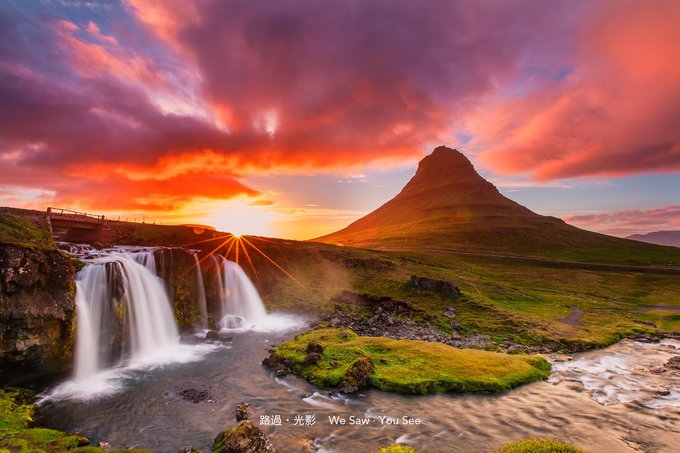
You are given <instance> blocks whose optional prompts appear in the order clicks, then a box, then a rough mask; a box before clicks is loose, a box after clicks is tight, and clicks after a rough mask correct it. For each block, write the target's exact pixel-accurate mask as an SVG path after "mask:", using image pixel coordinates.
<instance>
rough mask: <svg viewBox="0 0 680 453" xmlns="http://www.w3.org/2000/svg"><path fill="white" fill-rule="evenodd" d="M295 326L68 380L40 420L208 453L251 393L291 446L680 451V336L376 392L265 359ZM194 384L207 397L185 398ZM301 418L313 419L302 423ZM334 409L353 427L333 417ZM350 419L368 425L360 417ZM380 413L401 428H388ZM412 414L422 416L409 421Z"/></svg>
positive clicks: (112, 438)
mask: <svg viewBox="0 0 680 453" xmlns="http://www.w3.org/2000/svg"><path fill="white" fill-rule="evenodd" d="M298 330H303V329H301V328H300V327H298ZM295 333H296V330H288V331H284V332H254V331H246V332H236V333H234V334H233V340H232V341H229V342H224V343H223V342H209V341H204V340H201V341H199V342H198V344H193V345H191V344H188V345H185V344H183V345H181V346H182V347H183V348H186V350H185V352H186V353H185V354H184V356H183V360H180V363H174V364H173V363H161V364H158V363H156V364H153V363H151V364H146V365H144V364H142V365H139V364H137V365H134V366H133V365H130V364H128V365H126V366H123V367H120V368H119V369H117V370H116V369H114V370H113V371H109V373H110V375H109V376H108V380H107V381H106V382H107V383H106V385H104V386H102V387H101V388H99V389H97V388H95V390H94V391H92V389H90V391H85V389H82V390H81V392H80V393H79V392H78V390H77V389H74V388H71V391H64V389H65V388H68V386H64V385H62V386H61V387H58V388H57V389H54V390H52V393H51V394H48V395H47V396H45V397H44V399H43V401H42V402H41V404H40V406H39V412H38V418H39V419H38V421H39V423H41V424H43V425H44V426H48V427H52V428H56V429H61V430H66V431H79V432H82V433H83V434H85V435H86V436H90V437H91V438H93V439H97V440H101V441H106V442H109V443H110V444H111V446H112V447H113V448H149V449H152V450H154V451H156V452H159V453H165V452H167V453H176V452H177V450H178V449H179V448H180V447H184V446H188V445H191V446H193V447H195V448H198V449H199V450H200V451H204V452H205V451H209V450H210V447H211V445H212V441H213V439H214V438H215V436H216V435H217V434H218V433H219V432H220V431H221V430H222V429H224V428H225V427H228V426H233V425H234V424H235V419H234V410H235V407H236V405H237V404H239V403H241V402H244V401H245V402H248V403H249V404H250V406H251V420H253V421H254V422H255V424H260V425H261V427H262V429H263V430H264V431H265V432H266V433H267V435H269V437H270V439H271V441H272V443H273V444H274V445H275V446H276V447H277V449H278V450H279V452H281V453H286V452H313V451H320V452H351V453H355V452H356V453H359V452H368V451H371V450H373V449H376V448H378V447H379V446H385V445H389V444H392V443H395V442H400V443H404V444H408V445H411V446H413V447H415V448H417V449H419V450H421V451H423V452H443V451H447V452H449V451H450V452H485V451H489V450H492V449H495V448H498V447H500V446H501V445H502V444H503V443H505V442H507V441H516V440H520V439H523V438H527V437H550V438H556V439H558V440H560V441H563V442H567V443H571V444H574V445H576V446H580V447H582V448H586V449H589V450H591V451H601V452H635V451H637V452H672V451H676V452H677V451H678V450H679V447H678V446H680V372H678V371H677V370H671V369H667V368H664V367H663V364H664V363H665V362H666V361H667V360H668V359H669V358H670V357H672V356H674V355H678V354H680V342H677V341H673V340H665V341H662V342H661V343H657V344H649V343H638V342H633V341H629V340H626V341H623V342H620V343H618V344H616V345H614V346H611V347H609V348H606V349H603V350H597V351H590V352H585V353H582V354H577V355H576V356H575V357H574V358H573V360H568V361H561V362H556V363H555V364H554V371H553V374H552V375H551V377H550V379H549V381H547V382H538V383H534V384H529V385H525V386H522V387H520V388H517V389H515V390H513V391H511V392H509V393H507V394H502V395H472V394H465V395H455V394H444V395H431V396H424V397H423V396H421V397H409V396H401V395H395V394H389V393H384V392H380V391H368V392H365V393H364V394H361V395H358V396H352V397H345V396H342V395H337V394H336V395H333V396H330V395H329V393H328V392H327V391H322V390H319V389H317V388H315V387H313V386H312V385H310V384H308V383H307V382H305V381H304V380H302V379H299V378H296V377H292V376H288V377H286V378H275V377H274V376H273V375H272V374H271V373H270V372H269V371H268V370H267V369H265V368H264V367H262V366H261V365H260V362H261V361H262V359H263V358H264V357H265V356H266V355H267V349H268V348H270V347H271V345H273V344H275V343H278V342H281V341H283V340H285V339H287V338H290V337H291V336H293V335H294V334H295ZM192 354H193V355H192ZM181 362H184V363H181ZM183 391H184V393H185V394H186V393H187V392H186V391H189V392H190V394H192V395H199V398H198V399H201V398H202V400H201V401H198V402H192V401H191V400H186V399H184V398H183V397H182V395H183ZM274 416H280V418H281V425H280V426H266V425H265V426H262V423H260V422H261V421H264V420H261V418H260V417H269V420H273V419H274ZM296 416H302V417H299V418H298V419H297V420H298V421H300V420H302V423H301V424H300V425H299V426H298V425H296V424H295V421H296ZM308 416H309V417H308ZM312 416H313V418H314V423H313V424H311V418H312ZM333 416H336V417H344V418H345V419H346V422H347V424H345V425H332V424H331V423H330V422H329V417H333ZM350 416H351V417H356V418H357V419H366V420H367V424H366V425H355V424H353V425H350V424H349V422H350ZM380 416H383V417H385V416H387V417H390V418H393V419H399V421H400V424H383V423H381V421H380ZM404 416H407V417H410V418H411V419H412V420H414V419H416V418H419V419H420V421H421V424H419V425H405V424H403V419H402V417H404Z"/></svg>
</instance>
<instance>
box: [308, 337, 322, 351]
mask: <svg viewBox="0 0 680 453" xmlns="http://www.w3.org/2000/svg"><path fill="white" fill-rule="evenodd" d="M305 351H306V352H308V353H311V352H315V353H319V354H321V353H322V352H323V345H322V344H321V343H319V342H318V341H315V340H312V341H310V342H309V343H308V344H307V349H306V350H305Z"/></svg>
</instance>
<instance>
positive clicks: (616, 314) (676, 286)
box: [232, 240, 680, 349]
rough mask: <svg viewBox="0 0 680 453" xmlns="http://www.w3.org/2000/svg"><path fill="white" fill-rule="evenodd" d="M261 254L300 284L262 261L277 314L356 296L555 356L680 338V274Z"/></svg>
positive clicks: (424, 258)
mask: <svg viewBox="0 0 680 453" xmlns="http://www.w3.org/2000/svg"><path fill="white" fill-rule="evenodd" d="M252 242H255V240H253V241H252ZM298 244H299V245H298ZM258 246H259V247H260V248H261V250H263V251H265V252H266V253H267V254H268V256H271V257H274V259H275V260H276V262H277V263H279V264H280V265H281V267H283V268H284V269H285V270H286V271H287V272H288V273H289V274H290V275H292V276H293V277H295V279H296V280H297V282H296V281H294V280H293V279H292V278H289V277H287V276H286V275H285V274H283V273H282V272H280V271H278V270H276V269H274V268H273V266H271V265H269V264H268V263H267V262H266V261H264V260H255V261H254V262H255V268H256V269H258V273H259V274H260V275H268V276H269V279H268V284H267V285H263V286H264V287H265V290H264V291H263V295H264V299H265V302H266V304H267V305H268V306H269V308H270V309H299V310H304V311H309V310H316V311H320V312H327V313H330V312H332V311H333V310H334V303H333V301H332V300H331V298H332V296H334V295H336V294H338V293H340V292H341V291H343V290H350V291H355V292H359V293H366V294H371V295H374V296H389V297H392V298H394V299H397V300H401V301H405V302H407V303H409V304H411V305H412V306H416V307H418V308H419V309H421V310H423V311H424V312H425V313H427V314H429V315H431V316H433V317H435V318H438V319H439V321H440V322H439V323H436V324H437V325H439V326H440V327H441V328H442V329H443V330H445V331H446V330H447V329H448V330H450V326H449V324H448V320H447V319H446V318H444V317H443V316H442V313H443V311H444V310H445V309H446V307H448V306H451V305H453V306H455V307H456V315H457V316H458V318H459V320H460V321H461V323H462V325H463V327H465V328H466V329H468V332H469V333H483V334H487V335H490V336H492V337H494V338H496V339H498V340H502V339H508V340H511V341H514V342H517V343H521V344H554V345H555V348H556V349H560V348H562V347H564V348H567V349H584V348H589V347H602V346H606V345H609V344H612V343H614V342H616V341H618V340H619V339H621V338H623V337H627V336H631V335H634V334H637V333H642V332H647V333H655V332H656V333H660V332H662V331H668V332H670V331H680V273H675V274H673V273H664V272H658V273H657V272H655V271H653V270H649V269H640V270H637V269H634V268H631V269H626V268H622V269H607V268H605V269H604V270H599V269H597V270H596V269H592V268H589V267H588V266H584V267H585V268H582V267H581V266H579V264H577V263H572V264H569V265H568V266H560V267H553V266H545V265H544V264H543V263H541V262H540V261H535V262H532V261H525V260H518V261H516V262H513V261H512V260H508V259H499V258H494V257H488V256H471V255H457V254H455V253H445V252H440V253H435V252H427V253H425V252H376V251H367V250H362V249H353V248H344V247H334V246H330V245H324V244H315V243H294V242H289V241H280V242H267V243H264V242H263V243H261V244H260V243H258ZM232 258H233V257H232ZM362 263H365V264H362ZM244 266H245V267H246V269H247V270H248V271H249V272H250V273H251V274H253V270H252V269H249V268H248V266H247V265H244ZM412 275H418V276H425V277H429V278H433V279H440V280H447V281H451V282H453V283H454V284H456V285H457V286H458V287H459V288H460V289H461V291H462V296H460V297H459V298H458V299H456V300H455V301H454V300H450V299H447V298H446V297H443V296H442V295H440V294H437V293H430V292H426V291H422V290H419V289H417V288H414V287H413V286H412V285H411V284H410V282H409V279H410V277H411V276H412ZM256 280H257V277H256ZM265 280H266V279H265ZM298 282H299V283H300V284H298ZM660 307H663V308H660ZM573 313H576V314H579V313H580V316H573ZM651 324H653V325H651Z"/></svg>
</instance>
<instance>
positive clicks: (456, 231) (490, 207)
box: [315, 146, 649, 255]
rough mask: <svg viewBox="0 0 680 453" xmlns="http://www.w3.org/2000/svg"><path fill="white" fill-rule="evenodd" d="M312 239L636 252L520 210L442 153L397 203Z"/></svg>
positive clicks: (426, 161) (452, 154)
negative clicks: (627, 250)
mask: <svg viewBox="0 0 680 453" xmlns="http://www.w3.org/2000/svg"><path fill="white" fill-rule="evenodd" d="M315 240H316V241H319V242H327V243H333V244H342V245H347V246H353V247H368V248H392V249H399V248H403V247H405V248H412V247H422V248H427V247H446V248H451V249H460V250H484V251H495V252H503V253H513V254H515V253H521V254H539V255H543V254H545V253H544V252H551V251H560V250H574V249H580V248H589V249H593V248H605V249H609V248H612V247H616V248H620V247H626V248H631V247H633V248H637V246H638V245H642V244H639V243H634V242H632V241H628V240H625V239H620V238H615V237H612V236H606V235H603V234H599V233H594V232H590V231H585V230H582V229H579V228H576V227H574V226H572V225H569V224H567V223H565V222H564V221H563V220H561V219H558V218H555V217H549V216H543V215H540V214H537V213H535V212H533V211H531V210H529V209H527V208H525V207H524V206H522V205H520V204H518V203H516V202H514V201H512V200H510V199H509V198H507V197H505V196H503V195H502V194H501V193H500V192H499V191H498V189H497V188H496V187H495V186H494V185H493V184H491V183H490V182H489V181H487V180H485V179H484V178H482V177H481V176H480V175H479V173H477V171H476V170H475V169H474V167H473V166H472V163H471V162H470V161H469V160H468V159H467V158H466V157H465V156H464V155H463V154H462V153H461V152H459V151H457V150H455V149H451V148H447V147H445V146H439V147H437V148H436V149H435V150H434V151H433V152H432V153H431V154H430V155H428V156H426V157H425V158H423V159H422V160H421V161H420V163H419V164H418V170H417V171H416V174H415V176H413V178H412V179H411V180H410V181H409V182H408V184H406V186H405V187H404V188H403V189H402V191H401V192H400V193H399V194H398V195H397V196H396V197H394V198H393V199H391V200H390V201H388V202H387V203H385V204H384V205H382V206H380V207H379V208H378V209H376V210H375V211H373V212H371V213H370V214H368V215H366V216H365V217H362V218H361V219H359V220H357V221H355V222H354V223H352V224H351V225H349V226H347V227H346V228H344V229H342V230H340V231H337V232H335V233H332V234H329V235H327V236H322V237H320V238H317V239H315ZM647 251H649V250H647Z"/></svg>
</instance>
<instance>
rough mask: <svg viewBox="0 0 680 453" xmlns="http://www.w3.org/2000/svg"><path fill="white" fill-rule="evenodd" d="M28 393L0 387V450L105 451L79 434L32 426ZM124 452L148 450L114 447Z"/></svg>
mask: <svg viewBox="0 0 680 453" xmlns="http://www.w3.org/2000/svg"><path fill="white" fill-rule="evenodd" d="M32 399H33V396H32V395H31V394H30V392H28V391H26V390H23V389H14V388H7V389H4V390H0V453H4V452H12V453H62V452H71V453H104V452H106V450H104V449H102V448H99V447H94V446H91V445H88V444H89V443H90V440H89V439H88V438H87V437H85V436H82V435H80V434H74V433H65V432H62V431H57V430H54V429H47V428H39V427H32V426H31V424H32V423H33V412H34V409H35V406H34V405H33V404H32V403H31V402H29V401H30V400H32ZM122 451H126V452H128V453H134V452H137V453H150V452H148V450H115V451H114V452H110V453H115V452H122Z"/></svg>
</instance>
